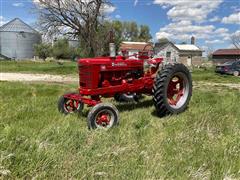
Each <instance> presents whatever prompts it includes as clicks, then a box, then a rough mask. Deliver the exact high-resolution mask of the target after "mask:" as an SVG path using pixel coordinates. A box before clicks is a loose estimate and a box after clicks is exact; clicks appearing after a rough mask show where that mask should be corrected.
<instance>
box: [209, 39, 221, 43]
mask: <svg viewBox="0 0 240 180" xmlns="http://www.w3.org/2000/svg"><path fill="white" fill-rule="evenodd" d="M221 43H224V41H223V40H219V39H215V40H207V41H206V44H221Z"/></svg>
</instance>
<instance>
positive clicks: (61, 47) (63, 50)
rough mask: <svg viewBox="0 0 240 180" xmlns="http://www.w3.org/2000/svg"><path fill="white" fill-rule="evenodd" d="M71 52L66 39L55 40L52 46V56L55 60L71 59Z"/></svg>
mask: <svg viewBox="0 0 240 180" xmlns="http://www.w3.org/2000/svg"><path fill="white" fill-rule="evenodd" d="M71 54H72V52H71V50H70V47H69V43H68V40H67V39H60V40H57V41H56V42H55V43H54V45H53V50H52V55H53V57H54V58H56V59H69V58H71Z"/></svg>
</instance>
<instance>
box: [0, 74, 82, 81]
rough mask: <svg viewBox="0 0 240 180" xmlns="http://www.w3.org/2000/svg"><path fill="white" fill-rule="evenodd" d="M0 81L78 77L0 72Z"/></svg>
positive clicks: (61, 79)
mask: <svg viewBox="0 0 240 180" xmlns="http://www.w3.org/2000/svg"><path fill="white" fill-rule="evenodd" d="M0 81H26V82H57V83H71V82H78V78H76V77H71V76H65V75H50V74H25V73H0Z"/></svg>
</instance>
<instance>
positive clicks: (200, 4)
mask: <svg viewBox="0 0 240 180" xmlns="http://www.w3.org/2000/svg"><path fill="white" fill-rule="evenodd" d="M222 2H223V0H212V1H206V0H204V1H202V0H201V1H200V0H198V1H197V0H195V1H192V0H184V1H183V0H174V1H169V0H154V4H159V5H160V6H162V7H164V8H165V7H166V6H169V7H170V9H169V11H168V12H167V15H168V17H169V18H171V19H172V20H174V21H179V20H191V21H196V22H201V21H204V20H205V19H206V18H207V16H208V14H209V13H211V12H213V11H214V10H215V9H217V8H218V7H219V5H220V4H221V3H222Z"/></svg>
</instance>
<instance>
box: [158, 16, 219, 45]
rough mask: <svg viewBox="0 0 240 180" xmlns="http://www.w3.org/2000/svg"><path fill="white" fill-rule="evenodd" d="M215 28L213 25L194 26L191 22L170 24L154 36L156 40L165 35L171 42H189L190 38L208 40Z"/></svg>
mask: <svg viewBox="0 0 240 180" xmlns="http://www.w3.org/2000/svg"><path fill="white" fill-rule="evenodd" d="M214 30H215V27H214V26H213V25H204V26H200V25H194V24H192V22H191V21H186V20H184V21H179V22H172V23H170V24H168V25H167V26H165V27H163V28H161V29H160V31H159V32H158V33H157V34H156V36H157V38H158V37H159V36H160V35H161V36H164V35H165V33H167V36H166V38H169V39H173V40H189V39H190V38H191V36H196V38H198V39H204V38H208V37H209V35H210V34H212V33H213V31H214Z"/></svg>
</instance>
